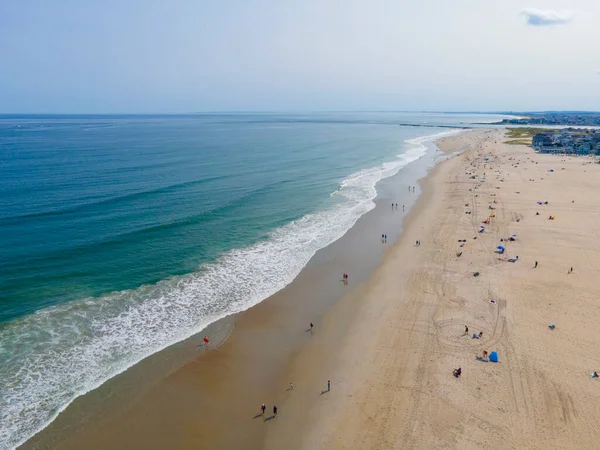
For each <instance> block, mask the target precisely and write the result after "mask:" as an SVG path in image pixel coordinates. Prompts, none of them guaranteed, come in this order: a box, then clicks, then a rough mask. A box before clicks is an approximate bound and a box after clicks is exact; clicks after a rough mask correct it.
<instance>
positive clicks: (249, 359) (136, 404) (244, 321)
mask: <svg viewBox="0 0 600 450" xmlns="http://www.w3.org/2000/svg"><path fill="white" fill-rule="evenodd" d="M435 155H436V151H435V150H434V149H433V145H431V149H430V151H428V154H427V155H426V156H425V157H423V158H422V159H421V160H419V161H416V162H414V163H412V164H410V165H409V166H407V168H406V169H405V170H402V171H401V172H400V173H399V174H398V175H396V176H394V177H391V178H388V179H385V180H382V181H381V182H380V183H379V184H378V186H377V189H378V197H377V199H376V204H377V206H376V208H375V209H374V210H373V211H371V212H370V213H367V214H366V215H365V216H363V217H362V218H361V219H359V221H358V222H357V223H356V224H355V226H354V227H353V228H352V229H351V230H349V231H348V233H347V234H346V235H345V236H344V237H342V238H341V239H340V240H338V241H336V242H335V243H333V244H332V245H330V246H328V247H327V248H325V249H323V250H321V251H319V252H318V253H317V254H316V255H315V256H314V257H313V259H312V260H311V262H310V263H309V265H308V266H307V267H306V268H305V269H304V270H303V271H302V272H301V273H300V275H299V276H298V277H297V279H296V280H295V281H294V282H293V283H292V284H290V285H289V286H288V287H286V288H285V289H284V290H282V291H280V292H279V293H277V294H276V295H274V296H273V297H271V298H269V299H267V300H265V301H264V302H262V303H261V304H259V305H257V306H255V307H253V308H251V309H250V310H248V311H245V312H243V313H241V314H238V315H235V316H232V317H229V318H226V319H224V320H223V321H219V322H218V323H216V324H213V325H212V326H211V327H209V329H208V330H206V331H205V332H203V333H201V335H199V336H195V337H193V338H191V339H189V340H188V341H186V342H184V343H181V344H178V345H176V346H173V347H171V348H169V349H167V350H165V351H163V352H160V353H158V354H156V355H154V356H152V357H150V358H148V359H147V360H144V361H143V362H141V363H140V364H137V365H136V366H134V367H133V368H131V369H129V370H128V371H126V372H124V373H123V374H121V375H120V376H118V377H116V378H114V379H113V380H110V381H109V382H107V383H106V384H105V385H103V386H101V387H100V388H99V389H97V390H95V391H92V392H90V393H88V394H86V395H84V396H82V397H80V398H79V399H77V400H76V401H75V402H73V404H71V405H70V406H69V407H68V408H67V409H66V410H65V411H64V412H63V413H61V414H60V415H59V417H58V418H57V419H56V420H55V421H54V422H53V423H52V424H51V425H50V426H49V427H48V428H46V429H45V430H43V431H42V432H41V433H39V434H38V435H36V436H34V437H33V438H32V439H30V440H29V441H28V442H27V443H26V444H25V445H24V446H23V447H22V448H49V447H51V448H61V449H80V448H87V449H96V448H98V449H101V448H146V449H152V448H156V449H159V448H182V449H185V448H206V449H229V448H231V449H241V448H244V449H259V448H264V446H265V445H266V442H267V440H268V437H269V433H270V429H271V428H273V427H272V425H274V424H275V422H276V421H280V419H281V417H283V416H284V415H286V414H287V411H286V407H285V406H284V405H285V403H286V401H287V399H288V398H289V397H290V396H291V395H294V396H296V397H297V396H298V395H302V394H301V392H303V391H304V389H305V385H306V384H307V382H306V381H304V380H307V379H308V378H310V377H313V376H315V374H316V373H318V372H316V371H315V370H314V369H315V368H316V367H319V368H325V367H326V366H327V360H328V359H331V358H328V357H327V356H325V357H324V358H321V359H318V360H315V361H313V362H312V363H311V362H308V364H307V366H306V367H301V368H296V367H297V361H298V360H299V358H300V357H301V355H303V354H305V352H307V351H310V350H309V349H310V348H312V347H313V346H317V347H320V348H329V349H330V351H331V353H332V355H333V354H335V351H336V350H335V349H336V345H335V339H343V338H344V335H343V328H339V327H337V328H336V329H337V330H338V331H340V333H339V334H338V335H337V337H335V338H333V340H332V337H331V335H329V334H325V333H323V329H324V328H325V327H327V325H326V323H324V322H323V318H324V317H325V315H326V313H327V312H328V311H330V310H331V308H332V307H333V306H334V305H336V304H338V303H340V302H343V301H344V299H345V298H346V297H347V296H348V294H349V293H353V292H360V289H361V286H362V284H363V283H364V282H365V281H366V280H367V279H368V278H369V276H370V274H371V273H372V271H373V270H374V269H375V268H376V267H377V266H378V265H379V264H380V263H381V261H382V258H384V256H385V254H386V253H387V252H389V250H390V248H391V246H392V243H393V242H394V241H395V240H396V239H397V237H398V236H399V235H400V234H401V231H402V222H403V220H404V219H405V218H406V216H407V215H408V214H409V210H410V207H411V206H412V205H413V204H414V202H415V200H416V199H417V197H418V195H419V194H420V189H419V187H417V190H416V192H415V193H412V192H410V193H409V192H408V190H407V186H408V185H413V186H414V185H415V184H416V181H417V179H419V178H422V177H424V176H425V175H426V174H427V171H428V169H429V168H430V167H431V166H432V165H433V162H434V160H435V158H436V156H435ZM392 202H394V203H398V204H399V207H398V209H397V210H392V209H391V203H392ZM403 204H404V205H406V211H405V212H403V211H402V205H403ZM382 233H385V234H387V235H388V240H387V242H386V243H385V244H382V242H381V234H382ZM342 273H349V274H350V282H349V284H348V285H347V286H345V285H344V284H343V283H342V282H341V275H342ZM345 314H346V316H344V315H343V314H342V315H338V320H339V323H344V321H345V320H346V321H347V322H348V323H350V320H352V319H353V314H352V311H351V310H348V311H347V312H346V313H345ZM311 321H312V322H314V324H315V329H314V331H313V332H312V333H311V332H309V331H307V330H308V324H309V323H310V322H311ZM204 334H208V335H209V336H210V338H211V344H210V346H209V348H208V349H204V348H199V347H198V344H199V343H201V341H202V335H204ZM324 339H325V340H324ZM296 380H298V381H296ZM290 381H294V383H295V384H296V383H298V386H297V387H296V389H295V390H294V391H293V392H291V391H286V389H287V388H288V384H289V382H290ZM321 384H323V382H321ZM325 385H326V380H325ZM316 389H317V390H318V388H316ZM309 399H310V397H307V399H306V400H307V401H308V402H310V400H309ZM263 402H264V403H266V404H267V405H268V408H269V409H268V411H271V408H272V406H273V404H274V403H276V404H278V405H280V415H279V417H277V419H276V420H269V421H266V423H265V421H264V417H262V416H261V417H258V416H257V414H258V412H259V406H260V404H261V403H263ZM307 404H308V403H307ZM284 411H285V413H284ZM298 425H300V423H298ZM232 429H234V430H235V432H234V433H233V432H231V430H232Z"/></svg>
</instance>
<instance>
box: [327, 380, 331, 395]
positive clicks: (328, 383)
mask: <svg viewBox="0 0 600 450" xmlns="http://www.w3.org/2000/svg"><path fill="white" fill-rule="evenodd" d="M329 391H331V380H327V392H329Z"/></svg>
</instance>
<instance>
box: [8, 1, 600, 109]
mask: <svg viewBox="0 0 600 450" xmlns="http://www.w3.org/2000/svg"><path fill="white" fill-rule="evenodd" d="M599 43H600V1H598V0H556V1H555V0H365V1H362V0H361V1H358V0H295V1H292V0H272V1H265V0H252V1H250V0H212V1H205V0H169V1H167V0H164V1H154V0H103V1H93V2H92V1H81V0H53V1H48V0H2V1H1V2H0V113H19V114H22V113H82V114H85V113H190V112H203V111H344V110H352V111H357V110H358V111H360V110H369V111H375V110H376V111H388V110H390V111H534V110H535V111H540V110H600V45H599Z"/></svg>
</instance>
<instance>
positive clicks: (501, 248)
mask: <svg viewBox="0 0 600 450" xmlns="http://www.w3.org/2000/svg"><path fill="white" fill-rule="evenodd" d="M496 248H497V249H498V250H504V247H502V246H501V245H499V246H498V247H496Z"/></svg>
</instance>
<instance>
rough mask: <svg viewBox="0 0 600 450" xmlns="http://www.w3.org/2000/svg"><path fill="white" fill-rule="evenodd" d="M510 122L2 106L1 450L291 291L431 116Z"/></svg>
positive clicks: (412, 153)
mask: <svg viewBox="0 0 600 450" xmlns="http://www.w3.org/2000/svg"><path fill="white" fill-rule="evenodd" d="M498 117H499V116H482V115H476V116H473V115H442V114H405V113H344V114H333V113H331V114H218V115H189V116H75V117H67V116H20V117H19V116H0V424H1V425H0V448H1V449H4V448H12V447H14V446H15V445H17V444H19V443H21V442H23V441H24V440H25V439H27V438H29V437H30V436H32V435H33V434H35V433H36V432H37V431H39V430H40V429H42V428H43V427H45V426H46V425H47V424H48V423H49V422H50V421H52V420H53V418H54V417H55V416H56V415H57V414H58V413H59V412H60V411H61V410H62V409H64V408H65V407H66V406H67V405H68V404H69V403H70V402H71V401H72V400H73V399H74V398H76V397H77V396H78V395H81V394H83V393H85V392H87V391H89V390H91V389H93V388H95V387H97V386H99V385H100V384H102V383H103V382H104V381H106V380H107V379H109V378H111V377H113V376H114V375H116V374H118V373H120V372H122V371H123V370H125V369H126V368H127V367H130V366H131V365H133V364H135V363H136V362H138V361H140V360H141V359H143V358H144V357H146V356H148V355H150V354H152V353H155V352H157V351H159V350H161V349H163V348H165V347H167V346H169V345H171V344H173V343H175V342H178V341H181V340H183V339H185V338H187V337H189V336H191V335H193V334H195V333H198V332H199V331H201V330H202V329H203V328H204V327H205V326H206V325H208V324H210V323H212V322H214V321H215V320H217V319H219V318H221V317H224V316H226V315H228V314H231V313H235V312H239V311H242V310H244V309H247V308H249V307H250V306H252V305H254V304H256V303H258V302H260V301H261V300H263V299H264V298H266V297H268V296H269V295H271V294H273V293H275V292H277V291H278V290H280V289H281V288H283V287H284V286H285V285H287V284H288V283H290V282H291V281H292V280H293V278H294V277H295V276H296V275H297V274H298V273H299V271H300V270H301V269H302V268H303V267H304V266H305V265H306V264H307V262H308V261H309V259H310V258H311V257H312V255H314V253H315V252H316V251H317V250H319V249H320V248H323V247H325V246H327V245H328V244H330V243H331V242H333V241H335V240H337V239H339V238H340V237H341V236H342V235H343V234H344V233H345V232H346V231H347V230H348V229H349V228H350V227H351V226H352V225H353V224H354V223H355V222H356V220H357V219H358V218H359V217H360V216H361V215H363V214H364V213H366V212H368V211H369V210H371V209H372V208H373V207H374V203H373V199H374V197H375V195H376V188H375V185H376V183H377V181H378V180H380V179H382V178H385V177H389V176H392V175H394V174H395V173H397V172H398V171H399V170H402V168H404V167H406V166H409V164H410V162H412V161H414V160H416V159H418V158H419V157H420V156H422V155H423V154H424V150H425V149H424V147H423V145H422V143H423V142H425V141H426V140H433V139H434V138H435V137H436V136H439V135H441V134H450V133H453V132H455V131H453V130H451V129H449V128H436V126H437V125H444V126H455V125H465V124H467V123H469V122H485V121H493V120H497V119H498ZM400 123H413V124H421V125H427V126H426V127H405V126H399V125H398V124H400Z"/></svg>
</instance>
